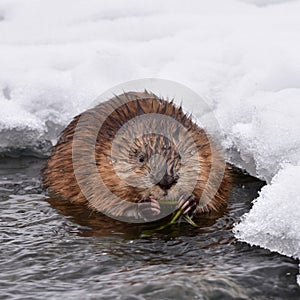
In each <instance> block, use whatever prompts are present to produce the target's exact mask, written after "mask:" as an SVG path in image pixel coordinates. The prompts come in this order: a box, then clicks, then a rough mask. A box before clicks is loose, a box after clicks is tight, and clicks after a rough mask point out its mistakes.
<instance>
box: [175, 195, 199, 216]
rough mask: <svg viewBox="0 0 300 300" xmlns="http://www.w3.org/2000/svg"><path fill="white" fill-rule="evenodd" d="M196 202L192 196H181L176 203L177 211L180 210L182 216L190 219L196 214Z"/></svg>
mask: <svg viewBox="0 0 300 300" xmlns="http://www.w3.org/2000/svg"><path fill="white" fill-rule="evenodd" d="M197 204H198V203H197V201H196V199H195V196H194V195H183V196H181V197H180V199H179V202H178V209H180V210H182V214H184V215H187V216H189V217H192V216H193V215H194V213H195V212H196V208H197Z"/></svg>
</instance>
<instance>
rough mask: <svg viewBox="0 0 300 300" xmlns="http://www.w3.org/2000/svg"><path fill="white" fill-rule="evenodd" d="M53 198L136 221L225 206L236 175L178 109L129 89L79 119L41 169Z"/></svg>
mask: <svg viewBox="0 0 300 300" xmlns="http://www.w3.org/2000/svg"><path fill="white" fill-rule="evenodd" d="M43 183H44V186H45V187H46V188H47V189H48V191H49V193H50V195H51V196H52V197H55V198H62V199H67V200H69V201H71V202H77V203H78V202H80V203H86V204H87V205H88V207H89V208H91V209H93V210H96V211H99V212H103V213H105V214H107V215H109V216H112V217H116V218H118V217H129V218H132V219H131V220H132V222H135V220H138V219H141V220H145V221H149V220H150V221H151V220H154V219H156V218H160V214H161V215H162V216H161V217H164V216H165V215H167V214H168V213H169V212H167V213H165V214H164V213H163V212H162V209H161V207H162V203H168V201H169V202H170V203H173V204H174V203H175V204H176V207H179V208H181V209H182V211H183V213H184V214H186V215H190V216H191V215H194V214H203V213H207V212H218V211H222V210H223V209H224V208H225V207H226V205H227V198H228V194H229V191H230V188H231V175H230V171H229V167H228V165H227V164H226V163H225V161H224V159H223V157H222V155H221V154H220V151H219V149H218V146H216V145H215V144H214V143H212V142H211V140H210V136H209V135H208V134H207V133H206V132H205V130H204V129H202V128H200V127H199V126H198V125H197V124H196V123H194V122H193V121H192V118H191V116H189V115H187V114H185V113H184V112H183V110H182V107H181V106H177V105H176V104H174V102H173V101H168V100H164V99H162V98H159V97H157V96H156V95H155V94H152V93H149V92H147V91H145V92H126V93H123V94H121V95H119V96H114V97H113V98H111V99H110V100H108V101H106V102H102V103H100V104H98V105H97V106H96V107H94V108H91V109H89V110H87V111H85V112H83V113H82V114H80V115H78V116H76V117H75V118H74V119H73V120H72V121H71V123H70V124H69V125H68V126H67V127H66V128H65V130H64V131H63V132H62V134H61V136H60V138H59V140H58V142H57V144H56V146H55V147H54V148H53V151H52V155H51V156H50V158H49V159H48V161H47V164H46V167H45V169H44V172H43Z"/></svg>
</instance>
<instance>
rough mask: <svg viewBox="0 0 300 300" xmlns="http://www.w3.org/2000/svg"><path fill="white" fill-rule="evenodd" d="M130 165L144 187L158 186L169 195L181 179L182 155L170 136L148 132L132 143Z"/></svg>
mask: <svg viewBox="0 0 300 300" xmlns="http://www.w3.org/2000/svg"><path fill="white" fill-rule="evenodd" d="M128 165H130V167H131V168H132V171H133V172H134V174H135V175H136V176H138V178H143V179H142V181H143V185H144V187H148V188H150V187H151V186H158V187H159V188H160V189H161V190H162V191H163V193H164V195H167V194H168V192H169V191H170V190H171V189H172V187H173V186H174V185H175V184H176V183H177V181H178V179H179V176H180V166H181V156H180V154H179V153H178V151H177V150H176V145H174V143H173V142H172V141H170V140H169V139H168V138H166V137H164V136H163V135H160V134H148V135H144V136H142V137H140V138H137V139H136V140H135V141H134V143H133V144H132V145H131V147H130V150H129V159H128Z"/></svg>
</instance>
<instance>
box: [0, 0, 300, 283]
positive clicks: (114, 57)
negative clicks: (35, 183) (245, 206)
mask: <svg viewBox="0 0 300 300" xmlns="http://www.w3.org/2000/svg"><path fill="white" fill-rule="evenodd" d="M299 9H300V1H297V0H294V1H292V0H290V1H283V0H227V1H223V0H211V1H197V0H191V1H189V2H188V4H185V3H184V4H183V2H182V1H179V0H178V1H176V0H165V1H158V0H151V1H138V0H127V1H121V0H113V1H104V0H103V1H98V0H91V1H89V2H87V1H83V0H78V1H72V0H52V1H50V0H44V1H38V0H28V1H22V0H2V1H1V2H0V37H1V38H0V104H1V106H0V150H1V151H7V150H9V149H13V148H30V149H33V150H34V151H37V152H40V153H48V151H49V148H50V147H49V146H50V144H54V143H55V141H56V138H57V136H58V134H59V132H60V131H61V130H62V128H63V127H64V126H65V125H66V124H67V123H68V122H69V121H70V120H71V119H72V117H73V116H74V115H76V114H78V113H80V112H81V111H83V110H85V109H86V108H88V107H90V106H91V105H93V104H94V103H95V99H97V97H98V95H99V94H101V93H103V92H105V91H106V90H108V89H110V88H111V87H113V86H115V85H118V84H119V83H121V82H125V81H129V80H134V79H139V78H147V77H150V78H166V79H169V80H174V81H177V82H179V83H182V84H184V85H186V86H188V87H189V88H191V89H192V90H194V91H195V92H196V93H198V94H199V95H201V96H202V97H203V98H204V99H205V100H206V101H207V103H208V104H209V105H210V106H211V108H212V109H213V112H214V114H215V116H216V118H217V120H218V122H219V126H220V128H221V131H222V133H223V134H224V137H225V138H224V139H223V146H224V148H225V149H226V153H227V157H228V159H229V160H230V161H232V162H233V163H235V164H236V165H239V166H241V167H243V168H245V169H246V170H247V171H248V172H250V173H251V174H253V175H255V176H257V177H259V178H261V179H264V180H266V181H267V183H268V185H267V186H266V187H264V188H263V190H262V192H261V194H260V196H259V197H258V198H257V199H256V200H255V203H254V206H253V208H252V209H251V211H250V212H249V214H247V215H246V216H244V217H243V219H242V221H241V222H240V223H239V224H237V225H236V227H235V229H234V231H235V234H236V236H237V238H238V239H240V240H242V241H246V242H248V243H250V244H253V245H259V246H262V247H266V248H269V249H270V250H272V251H277V252H280V253H282V254H285V255H289V256H293V257H295V258H297V257H298V258H299V257H300V231H299V227H300V218H299V212H300V209H299V205H300V204H299V203H300V199H299V195H300V188H299V184H297V183H298V182H299V180H300V170H299V168H300V134H299V132H300V118H299V117H298V113H299V112H300V99H299V98H300V56H299V53H300V39H299V30H300V18H299ZM166 96H169V95H166ZM180 100H183V106H184V107H185V108H186V109H188V110H190V111H192V112H193V114H194V115H196V116H197V117H199V118H200V116H201V109H200V108H199V106H197V102H194V101H192V100H186V101H184V99H180ZM299 280H300V279H299Z"/></svg>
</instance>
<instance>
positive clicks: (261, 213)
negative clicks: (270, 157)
mask: <svg viewBox="0 0 300 300" xmlns="http://www.w3.org/2000/svg"><path fill="white" fill-rule="evenodd" d="M299 178H300V166H293V165H290V164H288V165H286V166H284V168H283V169H282V170H280V171H279V172H278V174H277V175H276V176H275V177H274V178H273V180H272V182H271V184H270V185H267V186H265V187H263V189H262V191H261V193H260V195H259V197H258V198H257V199H256V200H255V202H254V205H253V208H252V209H251V211H250V212H249V213H247V214H246V215H245V216H243V218H242V222H240V223H239V224H237V225H236V226H235V228H234V233H235V236H236V237H237V238H238V239H239V240H241V241H245V242H247V243H249V244H251V245H258V246H261V247H264V248H267V249H270V250H271V251H277V252H279V253H281V254H284V255H288V256H292V257H294V258H300V230H299V225H300V223H299V222H300V185H299Z"/></svg>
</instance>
